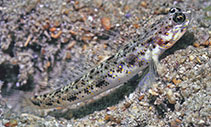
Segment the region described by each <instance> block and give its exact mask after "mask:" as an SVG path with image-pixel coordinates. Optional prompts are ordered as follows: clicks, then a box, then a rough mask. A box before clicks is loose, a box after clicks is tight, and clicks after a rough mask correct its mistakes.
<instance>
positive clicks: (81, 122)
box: [0, 0, 211, 127]
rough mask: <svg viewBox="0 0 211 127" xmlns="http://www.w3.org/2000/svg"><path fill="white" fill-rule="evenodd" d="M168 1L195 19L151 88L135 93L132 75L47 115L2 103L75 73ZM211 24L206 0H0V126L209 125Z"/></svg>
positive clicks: (162, 9) (163, 60)
mask: <svg viewBox="0 0 211 127" xmlns="http://www.w3.org/2000/svg"><path fill="white" fill-rule="evenodd" d="M173 6H177V7H180V8H182V9H188V10H191V11H192V12H193V14H192V22H191V24H190V26H189V28H188V32H186V34H185V35H184V36H183V37H182V38H181V39H180V40H179V41H178V42H177V43H176V44H175V45H174V46H173V47H172V48H171V49H169V50H168V51H166V52H165V54H163V55H162V57H161V64H162V65H163V66H164V70H163V72H162V74H161V75H160V78H161V79H162V81H159V82H156V83H154V85H153V86H152V88H151V89H150V90H149V91H146V92H145V93H141V94H140V93H139V92H138V90H137V89H138V88H137V85H136V84H138V82H132V83H129V84H128V85H126V86H122V87H121V88H119V89H117V90H116V91H115V92H114V93H108V95H107V96H105V97H103V98H102V99H100V100H98V101H96V102H93V103H91V104H89V105H87V106H85V107H81V108H79V109H75V110H71V111H65V112H51V113H49V114H48V115H46V116H44V117H41V116H38V115H36V114H35V113H21V112H19V113H16V112H11V111H10V109H8V107H7V106H6V103H7V104H8V103H9V101H8V99H10V100H18V96H19V94H20V93H24V94H29V95H34V94H41V93H42V92H44V91H50V90H53V89H56V88H58V87H61V86H63V85H65V84H68V83H69V82H71V81H74V80H75V79H76V78H77V77H78V76H80V75H83V73H85V72H86V70H88V69H89V68H91V67H94V66H95V65H96V64H98V63H100V62H102V61H103V59H106V58H107V57H108V56H110V55H111V54H114V53H115V52H117V51H118V49H119V48H120V47H121V46H122V45H124V44H126V43H127V42H128V40H130V39H131V38H132V36H135V35H138V34H141V35H143V34H144V33H143V31H141V29H142V27H144V26H143V25H141V24H146V23H148V22H147V21H146V20H147V19H150V21H152V22H153V21H154V20H155V18H154V17H157V16H163V15H164V14H166V12H167V11H168V9H169V8H170V7H173ZM151 16H152V17H151ZM109 23H110V24H109ZM210 25H211V1H209V0H175V1H173V0H171V1H167V0H145V1H142V0H136V1H133V0H116V1H115V0H110V1H107V0H105V1H104V0H93V1H90V0H81V1H71V0H63V1H62V0H1V1H0V47H1V49H0V88H1V89H0V90H1V96H0V100H1V101H0V126H2V127H3V126H6V127H15V126H18V127H20V126H26V127H46V126H47V127H57V126H58V127H63V126H64V127H65V126H68V127H86V126H87V127H104V126H105V127H109V126H111V127H119V126H120V127H139V126H140V127H145V126H147V127H149V126H150V127H168V126H170V127H180V126H181V127H208V126H211V115H210V114H211V26H210ZM106 29H107V30H106ZM148 30H150V28H149V29H148ZM13 89H16V91H14V90H13ZM12 102H13V101H12ZM15 102H17V101H14V103H15ZM10 103H11V101H10ZM15 105H16V106H18V105H20V104H18V102H17V103H15ZM34 110H36V109H34ZM35 112H36V111H35Z"/></svg>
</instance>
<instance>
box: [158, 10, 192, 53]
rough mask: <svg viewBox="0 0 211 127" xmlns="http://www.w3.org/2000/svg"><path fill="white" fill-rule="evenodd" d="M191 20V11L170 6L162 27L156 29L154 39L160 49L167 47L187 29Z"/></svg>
mask: <svg viewBox="0 0 211 127" xmlns="http://www.w3.org/2000/svg"><path fill="white" fill-rule="evenodd" d="M190 21H191V11H182V10H181V9H180V8H171V9H170V10H169V13H168V15H167V16H166V17H165V20H163V22H162V24H163V25H162V28H161V29H160V31H158V33H157V36H156V41H155V43H157V44H158V45H159V47H160V48H161V49H169V48H170V47H172V46H173V45H174V44H175V42H177V41H178V40H179V39H180V38H181V37H182V36H183V35H184V33H185V32H186V31H187V27H188V25H189V24H190Z"/></svg>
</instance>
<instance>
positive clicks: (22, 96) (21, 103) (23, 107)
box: [0, 90, 47, 116]
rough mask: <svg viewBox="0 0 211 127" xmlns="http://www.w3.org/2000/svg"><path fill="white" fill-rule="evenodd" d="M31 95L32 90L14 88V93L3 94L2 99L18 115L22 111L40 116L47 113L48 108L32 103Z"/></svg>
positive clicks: (0, 99)
mask: <svg viewBox="0 0 211 127" xmlns="http://www.w3.org/2000/svg"><path fill="white" fill-rule="evenodd" d="M31 96H32V93H31V92H23V91H20V90H13V91H12V94H10V95H6V94H4V95H2V97H1V98H0V101H1V102H4V104H5V105H6V107H7V108H8V109H10V111H12V112H15V113H17V114H18V115H20V114H22V113H31V114H36V115H38V116H45V115H47V112H46V111H47V110H43V109H40V108H39V107H36V106H35V105H33V104H32V103H31V101H30V97H31Z"/></svg>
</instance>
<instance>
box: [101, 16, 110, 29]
mask: <svg viewBox="0 0 211 127" xmlns="http://www.w3.org/2000/svg"><path fill="white" fill-rule="evenodd" d="M101 24H102V26H103V28H104V29H105V30H110V29H111V22H110V18H108V17H103V18H102V19H101Z"/></svg>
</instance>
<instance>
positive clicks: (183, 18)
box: [29, 8, 191, 109]
mask: <svg viewBox="0 0 211 127" xmlns="http://www.w3.org/2000/svg"><path fill="white" fill-rule="evenodd" d="M190 19H191V17H190V12H188V11H187V12H184V11H182V10H181V9H180V8H171V9H170V11H169V14H168V15H166V16H165V17H164V18H163V19H160V20H158V21H156V22H155V23H153V24H152V25H151V26H150V27H148V28H146V29H147V30H146V33H145V34H144V35H143V36H142V37H141V38H136V39H132V40H131V41H130V42H129V43H128V44H126V45H125V46H124V47H122V48H121V49H120V50H119V51H118V52H117V53H116V54H115V55H113V56H111V57H109V58H108V59H107V60H105V61H104V62H102V63H100V64H99V65H98V66H96V67H95V68H92V69H91V70H89V72H87V73H86V74H85V75H83V76H81V77H80V78H78V79H77V80H76V81H74V82H72V83H70V84H68V85H66V86H64V87H62V88H60V89H57V90H55V91H52V92H50V93H46V94H43V95H39V96H34V97H32V98H30V99H29V101H30V102H31V103H32V104H33V105H35V106H38V107H40V108H44V109H50V108H55V107H65V106H67V105H68V106H69V105H72V104H76V103H79V102H83V101H86V100H88V99H91V98H93V97H95V96H97V95H99V94H100V93H102V92H104V91H106V90H109V89H111V88H114V87H117V86H119V85H121V84H123V83H125V82H127V81H129V80H130V79H131V78H133V77H134V76H135V75H137V74H138V73H142V72H143V70H144V69H145V68H147V67H148V66H149V65H150V63H151V62H152V61H153V62H155V65H157V64H158V58H159V56H160V55H161V54H162V53H163V52H164V51H165V50H166V49H168V48H170V47H172V46H173V45H174V43H175V42H176V41H177V40H178V39H179V38H180V37H182V35H183V34H184V33H185V32H186V29H187V26H188V24H189V23H190Z"/></svg>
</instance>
